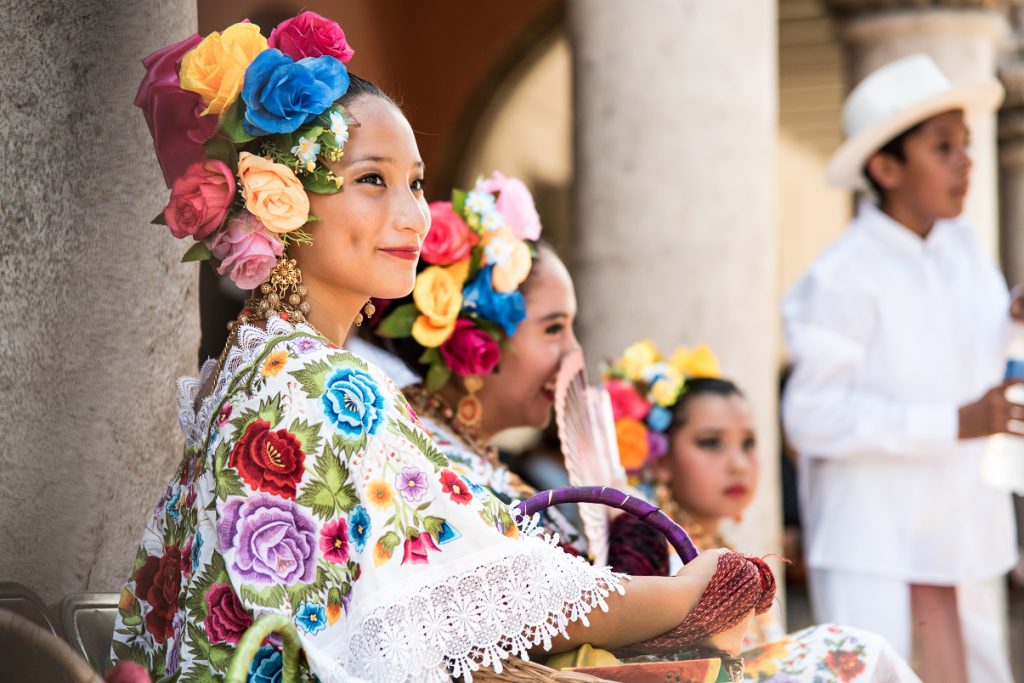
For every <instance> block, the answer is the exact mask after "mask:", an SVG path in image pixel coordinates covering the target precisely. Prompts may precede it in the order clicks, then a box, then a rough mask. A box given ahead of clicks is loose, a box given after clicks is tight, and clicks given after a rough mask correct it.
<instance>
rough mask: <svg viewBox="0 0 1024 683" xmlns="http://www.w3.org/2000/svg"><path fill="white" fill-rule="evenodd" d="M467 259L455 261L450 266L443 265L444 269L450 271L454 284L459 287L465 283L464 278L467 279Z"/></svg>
mask: <svg viewBox="0 0 1024 683" xmlns="http://www.w3.org/2000/svg"><path fill="white" fill-rule="evenodd" d="M469 261H470V260H469V259H468V258H464V259H462V260H461V261H456V262H455V263H453V264H451V265H450V266H445V267H444V269H445V270H447V271H448V272H449V273H451V275H452V277H453V278H454V279H455V284H457V285H458V286H459V287H462V285H464V284H466V280H467V279H469Z"/></svg>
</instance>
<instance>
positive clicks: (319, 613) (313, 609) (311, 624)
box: [295, 602, 327, 635]
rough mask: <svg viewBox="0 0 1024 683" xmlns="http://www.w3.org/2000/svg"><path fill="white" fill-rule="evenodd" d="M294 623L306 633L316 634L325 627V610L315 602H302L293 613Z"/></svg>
mask: <svg viewBox="0 0 1024 683" xmlns="http://www.w3.org/2000/svg"><path fill="white" fill-rule="evenodd" d="M295 623H296V624H298V626H299V628H300V629H302V630H303V631H305V632H306V633H309V634H311V635H316V634H317V633H320V631H323V630H324V629H325V628H327V610H326V609H324V606H323V605H321V604H319V603H316V602H306V603H303V604H302V605H301V606H300V607H299V611H298V612H296V613H295Z"/></svg>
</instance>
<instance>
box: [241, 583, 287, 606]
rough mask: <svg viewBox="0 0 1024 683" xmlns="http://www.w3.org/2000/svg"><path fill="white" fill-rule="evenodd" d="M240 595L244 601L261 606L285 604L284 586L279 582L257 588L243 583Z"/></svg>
mask: <svg viewBox="0 0 1024 683" xmlns="http://www.w3.org/2000/svg"><path fill="white" fill-rule="evenodd" d="M239 596H240V597H241V598H242V602H245V603H248V604H251V605H259V606H260V607H280V606H281V605H283V604H284V598H285V595H284V588H283V587H282V586H280V585H278V584H274V585H271V586H267V587H266V588H264V589H262V590H257V589H255V588H252V587H250V586H248V585H246V584H244V583H243V584H241V590H240V591H239Z"/></svg>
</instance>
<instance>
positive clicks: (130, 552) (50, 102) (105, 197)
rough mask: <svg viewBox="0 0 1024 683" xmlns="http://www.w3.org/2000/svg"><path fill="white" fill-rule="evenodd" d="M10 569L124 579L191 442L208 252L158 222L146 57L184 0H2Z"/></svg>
mask: <svg viewBox="0 0 1024 683" xmlns="http://www.w3.org/2000/svg"><path fill="white" fill-rule="evenodd" d="M0 23H2V25H3V26H4V27H5V30H4V40H2V41H0V82H3V84H4V85H3V94H2V95H0V101H2V108H3V116H2V117H0V145H2V149H3V156H2V158H0V159H2V161H0V273H2V274H3V278H2V283H3V284H2V295H0V320H2V323H0V435H2V436H0V500H2V501H3V503H2V504H0V548H2V552H0V580H6V581H18V582H21V583H24V584H27V585H28V586H30V587H31V588H33V589H35V590H36V591H38V592H39V593H40V594H41V595H42V596H43V598H44V599H45V600H47V601H55V600H57V599H59V598H60V597H61V596H62V595H63V594H64V593H66V592H70V591H84V590H94V591H117V590H119V589H120V585H121V583H122V582H123V581H124V579H125V578H127V575H128V572H129V570H130V568H131V564H132V560H133V559H134V547H133V546H134V545H135V543H136V542H137V539H138V538H139V536H140V534H141V532H142V529H143V527H144V526H145V523H146V519H147V516H148V514H150V511H151V510H152V506H153V504H154V503H155V502H156V500H157V497H158V496H159V493H160V491H161V490H162V488H163V485H164V483H165V482H166V481H168V480H169V478H170V477H171V476H172V474H173V472H174V470H175V468H176V466H177V463H178V462H179V460H180V458H181V451H180V448H181V439H180V438H179V436H178V430H177V410H176V404H175V402H174V390H175V386H174V381H175V378H176V377H177V376H178V375H181V374H184V373H194V372H195V352H196V344H197V342H198V320H197V302H196V281H197V273H196V266H195V265H194V264H190V265H182V264H179V263H178V260H179V258H180V257H181V254H182V252H183V250H184V246H183V243H182V242H180V241H178V240H175V239H173V238H172V237H171V236H170V234H169V233H168V231H167V230H166V228H163V227H156V226H152V225H150V224H149V221H150V220H151V219H152V218H153V216H155V215H156V214H157V213H159V211H160V210H161V209H162V208H163V206H164V204H165V203H166V201H167V196H168V194H169V193H168V190H167V188H166V187H165V185H164V182H163V177H162V175H161V173H160V170H159V168H158V166H157V164H156V161H155V157H154V155H153V151H152V145H151V142H150V138H149V133H148V131H147V129H146V125H145V122H144V120H143V117H142V114H141V112H140V111H139V110H138V109H136V108H135V107H134V106H133V105H132V100H133V98H134V96H135V90H136V88H137V86H138V83H139V81H140V80H141V78H142V75H143V69H142V65H141V63H140V59H141V58H142V57H143V56H145V55H147V54H148V53H150V52H151V51H153V50H155V49H157V48H159V47H162V46H164V45H167V44H169V43H171V42H174V41H177V40H180V39H182V38H185V37H186V36H188V35H190V34H192V33H194V32H195V29H196V6H195V2H189V1H188V0H165V1H164V2H158V3H150V2H135V3H110V2H105V1H104V0H78V1H77V2H60V1H59V0H40V2H36V3H33V4H31V5H26V4H24V3H20V2H14V1H12V0H3V1H2V2H0Z"/></svg>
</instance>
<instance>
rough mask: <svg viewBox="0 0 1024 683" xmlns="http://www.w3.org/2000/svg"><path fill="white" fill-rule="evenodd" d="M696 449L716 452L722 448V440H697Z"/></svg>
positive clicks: (711, 438)
mask: <svg viewBox="0 0 1024 683" xmlns="http://www.w3.org/2000/svg"><path fill="white" fill-rule="evenodd" d="M697 447H698V448H703V449H704V450H706V451H717V450H719V449H721V447H722V440H721V439H719V438H717V437H710V438H707V439H697Z"/></svg>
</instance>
